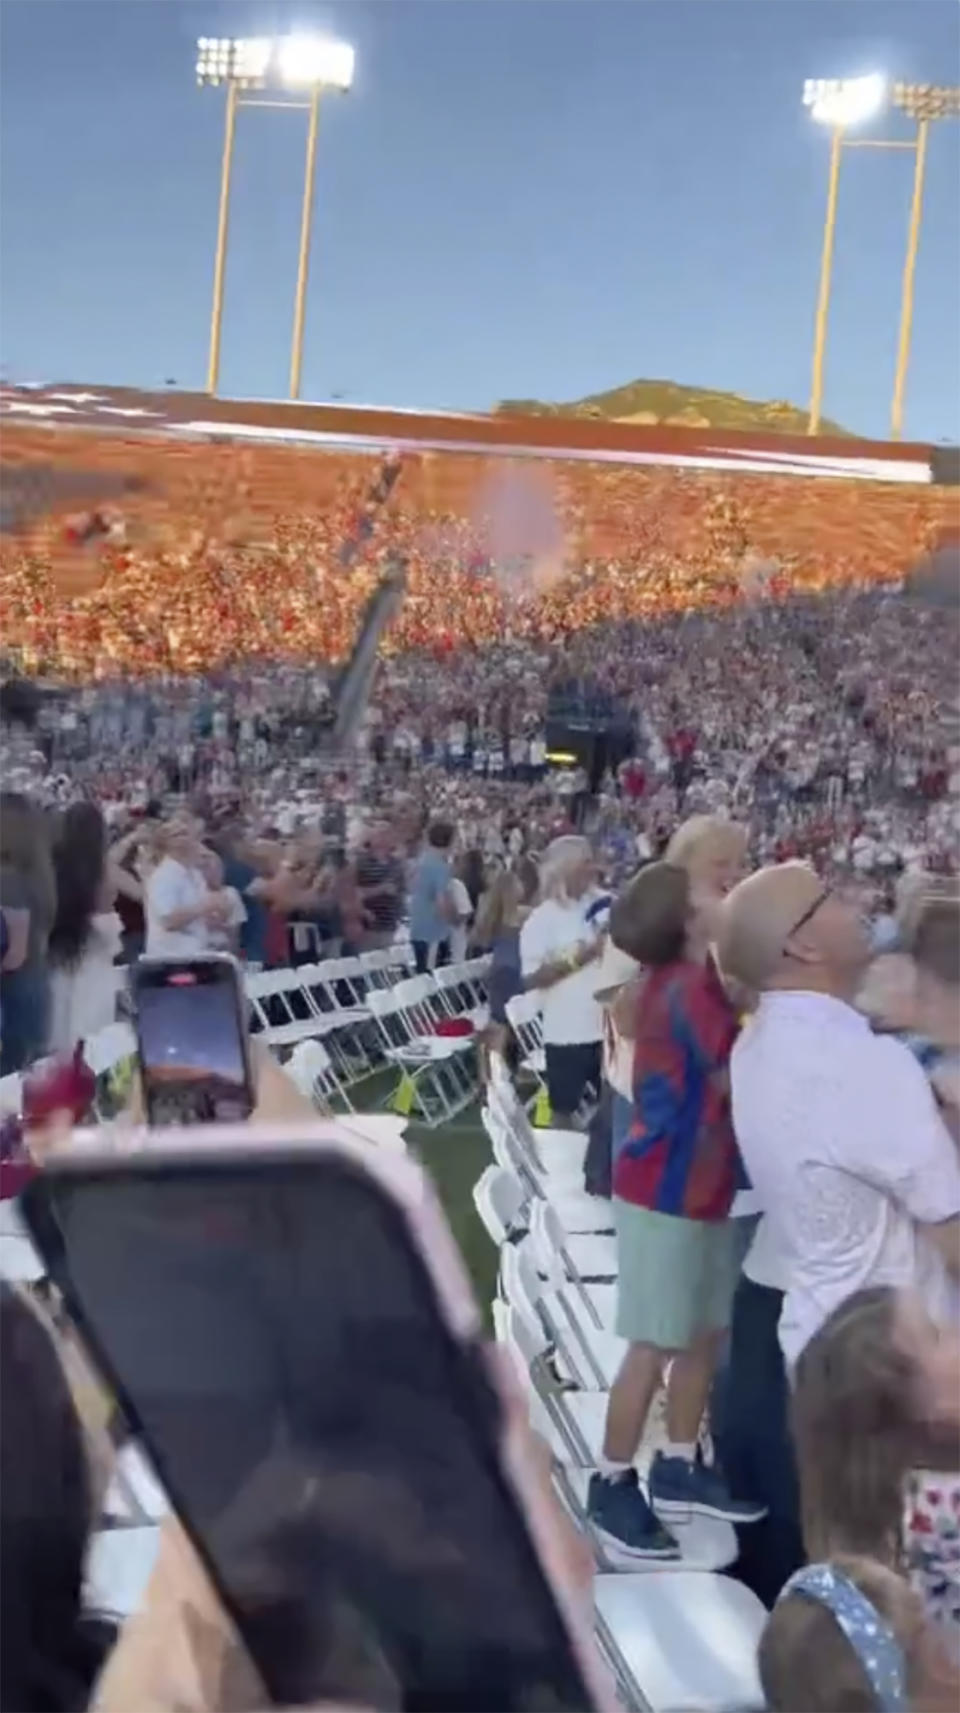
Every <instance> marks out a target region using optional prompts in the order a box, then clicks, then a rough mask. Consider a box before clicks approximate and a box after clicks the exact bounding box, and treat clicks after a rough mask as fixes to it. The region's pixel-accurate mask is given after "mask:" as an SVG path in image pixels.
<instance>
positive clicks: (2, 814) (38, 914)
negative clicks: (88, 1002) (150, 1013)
mask: <svg viewBox="0 0 960 1713" xmlns="http://www.w3.org/2000/svg"><path fill="white" fill-rule="evenodd" d="M0 905H2V906H3V907H4V909H9V910H11V911H18V912H25V914H26V916H27V938H26V948H25V955H24V956H23V958H21V959H20V960H18V963H17V967H16V968H11V967H8V968H7V969H5V970H4V971H3V972H2V974H0V1008H2V1037H3V1038H2V1045H0V1075H2V1076H6V1075H7V1074H8V1073H9V1072H11V1071H20V1070H23V1069H24V1067H25V1066H26V1065H29V1064H30V1062H31V1060H33V1059H35V1058H38V1057H39V1056H40V1054H41V1053H43V1052H44V1051H45V1049H46V1045H47V1030H48V1027H49V1016H50V976H49V971H48V969H47V942H48V940H49V938H50V930H51V928H52V927H53V922H54V918H55V916H56V913H57V883H56V879H55V876H54V871H53V858H52V855H51V837H50V827H49V824H48V822H47V819H46V817H45V816H44V815H43V813H42V812H41V810H39V809H37V808H36V807H35V806H34V804H32V803H31V802H30V801H29V800H28V799H27V798H26V797H21V796H20V795H19V794H18V793H16V792H12V791H11V792H4V793H3V795H2V796H0Z"/></svg>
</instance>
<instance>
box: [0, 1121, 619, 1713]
mask: <svg viewBox="0 0 960 1713" xmlns="http://www.w3.org/2000/svg"><path fill="white" fill-rule="evenodd" d="M246 1134H247V1137H248V1142H247V1146H246V1147H245V1148H244V1147H243V1146H242V1142H243V1137H244V1133H243V1132H225V1133H224V1134H223V1137H222V1140H221V1139H220V1138H217V1137H213V1138H212V1140H213V1145H212V1146H211V1145H210V1142H209V1141H204V1139H203V1138H202V1137H198V1138H197V1139H196V1140H195V1141H193V1140H192V1139H190V1138H189V1137H188V1136H186V1135H174V1133H173V1132H171V1133H170V1142H171V1146H170V1147H169V1148H167V1149H163V1148H162V1147H160V1146H158V1139H156V1138H151V1139H150V1143H149V1147H148V1148H147V1149H145V1150H144V1152H143V1153H142V1154H141V1155H140V1156H136V1155H134V1156H128V1157H126V1158H122V1159H111V1160H106V1161H99V1162H98V1161H97V1160H96V1159H95V1158H92V1157H90V1156H89V1155H86V1156H85V1155H84V1153H83V1151H82V1150H80V1151H77V1152H76V1153H75V1154H74V1155H72V1156H68V1157H67V1158H65V1159H64V1160H63V1161H57V1160H55V1161H54V1162H53V1163H52V1165H51V1166H50V1167H49V1168H48V1169H47V1170H46V1171H45V1172H44V1173H43V1174H42V1175H41V1176H40V1177H38V1179H37V1180H35V1182H34V1184H33V1185H31V1186H30V1189H29V1190H28V1191H27V1193H26V1195H25V1198H24V1215H25V1218H26V1220H27V1223H28V1227H29V1229H30V1231H31V1234H32V1236H33V1237H34V1240H35V1242H36V1243H37V1246H38V1248H39V1249H40V1252H41V1254H42V1256H43V1258H44V1260H45V1262H46V1263H47V1266H48V1270H49V1271H50V1273H51V1276H52V1277H53V1279H54V1281H55V1283H56V1284H57V1285H58V1286H59V1287H60V1289H61V1291H62V1293H63V1295H64V1299H65V1302H66V1303H67V1306H68V1309H69V1312H70V1313H71V1314H72V1315H73V1316H74V1317H75V1319H76V1320H77V1323H78V1325H79V1326H80V1328H81V1331H82V1333H83V1336H84V1338H85V1339H86V1341H87V1343H88V1345H89V1348H90V1349H91V1351H92V1352H93V1353H94V1356H95V1358H96V1360H97V1362H98V1364H99V1366H100V1368H101V1371H102V1373H103V1375H104V1378H105V1380H106V1381H107V1384H108V1385H109V1387H110V1389H111V1391H112V1392H113V1394H114V1395H115V1396H116V1397H117V1398H118V1399H119V1401H120V1404H121V1407H122V1408H123V1410H124V1413H125V1414H126V1416H127V1418H128V1420H129V1422H130V1424H131V1427H132V1429H133V1431H134V1433H135V1434H137V1435H138V1437H139V1438H140V1440H141V1442H142V1444H143V1445H144V1447H145V1449H146V1450H147V1452H148V1453H149V1455H150V1456H151V1458H152V1460H153V1463H154V1465H155V1467H156V1470H157V1473H158V1476H159V1478H160V1480H161V1482H162V1484H163V1486H164V1487H165V1488H166V1491H167V1493H168V1494H169V1496H170V1499H171V1503H172V1505H173V1508H174V1510H175V1513H176V1515H177V1516H178V1518H179V1519H180V1521H181V1522H182V1524H183V1526H184V1528H185V1529H186V1531H187V1533H188V1534H189V1536H190V1539H191V1542H192V1544H193V1546H194V1548H195V1549H196V1551H197V1552H198V1554H199V1556H200V1559H201V1561H202V1563H203V1565H204V1567H205V1570H206V1573H207V1574H208V1576H209V1577H210V1579H211V1583H212V1585H213V1586H214V1588H215V1589H216V1591H217V1595H218V1598H219V1600H220V1601H221V1602H222V1603H223V1607H224V1609H225V1610H226V1612H227V1613H228V1614H229V1618H230V1620H231V1622H232V1624H233V1626H234V1627H235V1629H236V1632H237V1634H238V1635H239V1636H240V1638H241V1639H242V1641H243V1644H244V1647H245V1649H246V1651H247V1653H248V1654H249V1657H250V1659H251V1660H252V1661H253V1664H254V1666H255V1668H256V1671H257V1673H258V1675H259V1677H260V1679H261V1680H262V1682H263V1684H264V1686H265V1690H266V1692H267V1695H268V1697H269V1698H271V1700H272V1704H273V1705H276V1706H295V1705H310V1706H316V1705H317V1703H321V1704H322V1703H328V1704H333V1705H335V1706H344V1705H348V1704H349V1705H353V1706H361V1707H364V1706H365V1707H370V1708H377V1709H378V1710H380V1713H388V1710H390V1709H393V1708H397V1709H400V1708H402V1709H404V1710H407V1709H409V1710H410V1713H433V1710H435V1709H437V1708H441V1707H442V1708H445V1709H450V1713H479V1710H480V1709H487V1708H497V1709H498V1710H499V1713H533V1710H534V1709H536V1710H537V1713H540V1710H541V1709H547V1708H553V1709H558V1710H564V1709H567V1710H572V1709H577V1710H578V1713H585V1710H587V1709H590V1708H600V1707H603V1706H606V1705H607V1704H608V1702H607V1698H606V1696H605V1692H604V1685H603V1680H602V1678H600V1679H598V1674H597V1662H596V1658H595V1654H594V1649H593V1643H592V1639H591V1636H590V1631H589V1625H588V1622H587V1620H586V1617H585V1613H584V1603H583V1599H582V1588H581V1586H580V1585H579V1583H578V1584H577V1586H574V1585H573V1581H574V1579H573V1578H572V1577H571V1574H570V1548H569V1539H567V1540H563V1539H561V1538H560V1531H558V1529H557V1516H556V1508H555V1503H554V1502H552V1501H550V1499H549V1496H548V1495H546V1494H545V1493H544V1490H543V1483H542V1469H540V1470H538V1469H537V1467H536V1463H535V1456H534V1455H533V1454H532V1453H531V1447H530V1440H529V1434H521V1435H519V1436H518V1432H517V1415H516V1411H515V1410H514V1409H513V1408H512V1407H511V1405H510V1403H509V1402H505V1400H504V1394H503V1390H502V1388H501V1386H500V1384H499V1382H498V1381H497V1380H495V1379H492V1377H491V1369H490V1365H489V1363H488V1360H487V1354H486V1352H485V1350H484V1349H483V1347H482V1346H481V1345H480V1343H479V1339H478V1331H479V1329H478V1322H477V1316H476V1311H475V1309H474V1308H473V1306H472V1303H471V1300H470V1295H469V1287H468V1286H467V1284H466V1280H465V1278H464V1276H463V1272H462V1265H461V1263H460V1260H459V1256H458V1253H457V1251H456V1248H455V1245H454V1243H453V1240H452V1238H451V1236H450V1233H449V1231H448V1229H447V1227H446V1226H445V1224H444V1222H443V1220H442V1216H441V1215H440V1214H439V1212H438V1210H437V1207H436V1204H435V1202H434V1199H433V1196H432V1193H431V1191H430V1189H429V1186H428V1184H427V1183H426V1181H425V1180H424V1178H423V1176H422V1174H421V1173H420V1172H419V1171H418V1170H417V1169H416V1168H415V1167H414V1166H413V1165H412V1164H411V1163H410V1162H409V1161H406V1160H403V1159H398V1158H397V1157H396V1156H393V1155H383V1154H381V1153H380V1152H379V1151H378V1150H377V1149H371V1148H370V1147H369V1146H365V1145H363V1144H360V1143H357V1142H355V1141H352V1140H349V1139H347V1138H346V1137H344V1138H342V1139H341V1137H340V1136H339V1134H338V1132H337V1128H336V1126H329V1127H327V1128H326V1130H323V1129H320V1130H314V1131H313V1132H309V1133H301V1134H300V1136H299V1137H297V1136H295V1135H293V1134H290V1133H288V1134H287V1135H281V1136H279V1137H278V1136H275V1135H272V1134H271V1136H270V1139H269V1141H268V1142H266V1143H264V1142H263V1141H262V1140H260V1139H259V1138H255V1139H254V1141H253V1143H252V1145H251V1143H250V1141H249V1133H246ZM131 1704H135V1703H131V1701H130V1700H128V1701H127V1705H131ZM247 1704H248V1705H249V1703H247ZM115 1705H116V1707H117V1708H118V1709H119V1708H120V1706H121V1705H123V1704H122V1703H121V1702H120V1701H119V1700H118V1701H117V1702H116V1703H115Z"/></svg>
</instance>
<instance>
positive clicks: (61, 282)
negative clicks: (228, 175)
mask: <svg viewBox="0 0 960 1713" xmlns="http://www.w3.org/2000/svg"><path fill="white" fill-rule="evenodd" d="M294 27H322V28H327V29H331V30H333V31H335V32H336V33H338V34H341V35H346V36H348V37H349V38H350V39H351V40H352V41H353V42H354V43H355V44H356V48H357V65H358V76H357V83H356V87H355V89H354V91H353V93H352V94H351V95H350V96H349V97H347V98H345V99H331V100H330V101H329V102H328V104H327V106H326V108H325V110H324V112H323V114H322V117H321V132H320V152H319V174H318V192H317V209H316V221H315V226H314V247H313V271H312V277H311V283H310V297H309V305H308V321H307V342H306V354H305V365H304V394H305V396H306V397H308V398H322V397H328V396H329V395H330V394H331V393H341V394H343V395H344V396H345V397H347V398H349V399H351V400H355V401H357V402H378V403H379V402H386V403H393V404H398V405H402V406H418V405H437V406H449V407H451V408H459V409H467V408H486V407H488V406H489V405H491V404H492V403H493V402H494V401H496V400H497V399H498V398H502V397H505V396H506V397H511V396H512V397H529V396H538V397H542V398H554V399H563V398H575V397H578V396H581V395H582V394H584V393H587V392H593V391H597V390H599V389H601V388H604V387H608V386H615V385H618V384H620V383H622V382H624V381H627V380H631V379H634V378H636V377H638V376H648V377H663V378H668V379H672V380H678V381H686V382H690V383H693V384H697V385H707V386H716V387H729V388H733V389H735V390H737V391H739V392H742V393H745V394H750V395H755V396H759V397H766V398H788V399H791V400H793V401H795V402H798V403H804V402H805V401H806V398H807V395H808V391H809V367H810V345H811V335H812V325H813V308H814V298H815V293H816V279H817V267H818V259H819V244H820V233H821V224H822V219H823V211H824V203H825V196H826V175H827V149H828V145H827V137H826V135H825V134H823V133H822V132H821V131H820V129H819V128H818V127H816V126H815V125H813V124H812V122H811V121H810V120H809V118H808V116H807V114H806V113H805V111H804V109H803V107H802V104H801V91H802V84H803V79H804V78H805V77H807V76H833V75H851V74H856V73H859V72H862V71H868V70H872V69H875V68H878V67H879V68H881V69H889V70H890V72H891V73H892V74H893V75H895V76H900V77H904V78H907V79H911V80H916V81H933V82H952V81H956V80H957V78H958V75H960V64H958V60H960V9H958V8H957V7H956V6H955V5H954V4H953V0H618V3H608V0H329V3H328V0H301V3H300V4H296V3H289V4H288V3H287V0H258V3H250V4H242V5H241V4H227V3H218V0H206V3H204V4H195V3H194V0H185V3H182V4H181V3H179V0H83V3H81V0H67V3H65V4H61V3H60V0H3V7H2V25H0V28H2V58H0V98H2V101H0V145H2V152H0V210H2V263H0V294H2V295H0V350H2V358H3V364H4V369H5V372H6V374H7V375H8V376H10V377H11V378H14V379H21V380H54V379H56V380H67V379H69V380H80V381H88V382H90V381H94V382H114V383H129V384H132V385H142V386H160V385H162V384H163V382H164V381H165V379H166V378H167V377H175V378H176V380H177V381H178V382H179V384H180V385H181V386H185V387H186V386H190V387H196V388H200V387H202V386H203V384H204V377H205V364H206V342H207V333H208V320H209V301H210V289H211V279H212V252H213V242H214V224H215V215H216V200H217V190H218V180H219V164H220V145H221V137H222V123H223V94H222V91H219V92H218V91H214V90H198V89H197V88H196V87H195V85H194V81H193V60H194V39H195V37H196V36H197V35H201V34H207V35H227V34H248V35H263V34H268V33H272V32H273V31H275V30H286V29H290V28H294ZM890 126H891V129H890V132H889V134H891V135H893V134H896V127H897V121H896V120H895V119H894V120H892V121H890ZM304 134H305V120H304V116H303V115H302V114H300V115H295V114H278V113H274V112H257V111H251V112H247V113H242V114H241V115H240V122H239V125H238V138H237V155H236V167H235V180H234V184H235V196H234V203H233V213H232V230H231V247H230V257H229V264H228V274H227V295H226V313H225V320H224V339H223V364H222V380H221V390H222V391H223V392H224V393H226V394H232V395H237V396H264V397H281V396H282V395H283V393H284V391H285V387H286V378H287V370H288V362H289V355H288V353H289V337H290V322H291V316H292V305H293V289H294V277H295V265H296V249H297V237H298V227H299V214H300V195H301V187H302V171H303V143H304ZM911 160H912V158H911V157H910V156H909V155H907V154H906V153H904V154H898V153H894V152H887V153H879V152H873V151H869V150H859V151H853V152H851V153H850V154H848V155H847V157H846V158H845V160H844V163H843V170H842V178H841V186H840V222H839V229H838V242H837V256H836V275H835V280H836V289H835V294H834V300H833V312H832V320H831V327H830V344H829V349H828V360H827V385H826V399H825V408H826V411H827V413H828V414H829V415H832V416H834V417H836V418H838V419H839V420H840V421H841V422H843V423H845V424H846V425H847V426H849V427H851V428H854V429H856V430H859V431H860V432H863V433H872V434H885V433H886V424H887V421H888V416H889V400H890V392H891V386H892V378H893V366H894V353H895V342H896V324H897V312H898V303H899V293H900V278H901V270H902V265H903V251H904V245H905V238H906V228H907V216H908V209H909V195H910V175H911V170H912V165H911ZM958 207H960V125H957V124H950V123H944V124H941V125H938V126H937V127H935V129H934V133H933V136H932V139H931V148H930V163H929V175H928V195H927V203H926V216H925V225H924V231H923V237H922V244H921V254H920V262H919V268H918V279H917V312H916V326H915V337H914V347H913V357H912V363H911V372H910V383H909V388H908V398H907V424H906V426H907V432H908V433H909V434H911V435H913V436H915V437H918V438H923V439H951V440H956V439H958V438H960V385H958V383H960V318H958V315H957V294H958V290H960V216H958Z"/></svg>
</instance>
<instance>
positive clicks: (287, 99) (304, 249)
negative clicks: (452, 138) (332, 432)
mask: <svg viewBox="0 0 960 1713" xmlns="http://www.w3.org/2000/svg"><path fill="white" fill-rule="evenodd" d="M354 60H355V55H354V50H353V48H352V47H351V46H350V44H349V43H348V42H340V41H335V40H333V39H332V38H330V37H327V36H301V35H294V36H276V37H269V36H262V37H260V36H258V37H251V38H247V39H238V38H235V37H212V36H201V37H200V39H199V41H198V42H197V82H198V84H200V85H201V87H212V88H219V87H220V85H221V84H225V85H226V90H227V108H226V122H225V128H224V138H223V160H222V164H221V168H220V208H219V214H218V217H217V248H216V257H215V262H214V270H213V312H212V316H211V321H210V353H209V357H208V361H207V391H208V392H209V393H215V392H216V390H217V383H218V381H219V378H220V334H221V327H222V323H223V286H224V277H225V274H226V263H227V233H228V229H229V222H230V181H231V178H232V175H233V143H234V135H235V131H236V121H237V109H238V108H240V107H283V108H289V109H291V110H293V111H306V112H307V113H308V114H309V120H308V124H307V154H306V170H305V174H304V186H303V207H302V210H301V215H300V255H299V262H298V266H297V290H296V297H295V299H294V310H293V338H292V341H291V347H290V397H291V398H292V399H297V398H299V397H300V379H301V373H302V368H303V329H304V318H305V314H306V302H307V278H308V275H309V269H310V233H311V228H312V225H313V188H314V180H315V177H316V164H317V121H318V117H319V111H320V96H321V94H322V92H323V91H324V90H338V91H339V92H340V93H341V94H345V93H346V92H347V90H348V89H350V87H351V85H352V83H353V70H354ZM274 89H275V90H277V91H278V92H280V96H279V99H277V100H271V99H262V98H261V96H260V94H259V91H261V90H267V91H269V90H274ZM303 97H306V99H303Z"/></svg>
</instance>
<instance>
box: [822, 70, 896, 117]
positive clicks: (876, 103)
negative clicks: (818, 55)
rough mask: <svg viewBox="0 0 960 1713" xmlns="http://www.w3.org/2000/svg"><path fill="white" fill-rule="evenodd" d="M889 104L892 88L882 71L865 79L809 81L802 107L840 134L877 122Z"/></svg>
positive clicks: (832, 78) (830, 78) (828, 78)
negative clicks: (855, 127) (874, 119)
mask: <svg viewBox="0 0 960 1713" xmlns="http://www.w3.org/2000/svg"><path fill="white" fill-rule="evenodd" d="M888 100H889V86H888V84H887V80H886V78H885V77H884V75H883V73H882V72H879V71H872V72H869V73H868V75H867V76H866V77H808V78H807V81H806V83H805V84H804V86H803V105H804V106H805V107H809V109H810V112H811V114H812V116H813V118H814V119H816V120H817V122H818V123H819V124H821V125H832V126H834V127H835V128H837V129H839V130H846V129H847V127H848V126H850V125H862V124H863V123H864V121H865V120H867V119H873V118H875V116H876V115H877V114H878V113H879V112H881V111H882V109H883V108H884V107H885V106H886V104H887V101H888Z"/></svg>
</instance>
